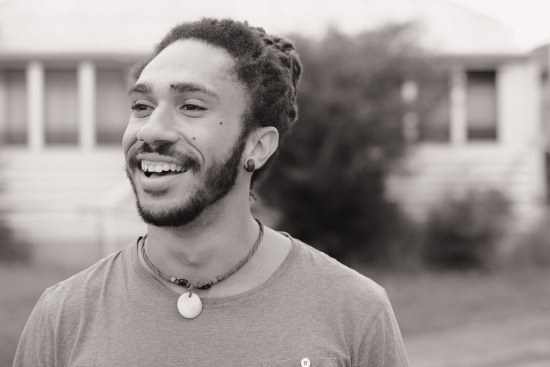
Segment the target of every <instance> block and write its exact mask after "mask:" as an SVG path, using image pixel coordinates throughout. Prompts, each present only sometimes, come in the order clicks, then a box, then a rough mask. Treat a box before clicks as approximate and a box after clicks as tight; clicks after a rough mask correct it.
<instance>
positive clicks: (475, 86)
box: [466, 71, 497, 140]
mask: <svg viewBox="0 0 550 367" xmlns="http://www.w3.org/2000/svg"><path fill="white" fill-rule="evenodd" d="M466 97H467V105H466V108H467V121H468V140H496V139H497V91H496V72H495V71H470V72H468V84H467V89H466Z"/></svg>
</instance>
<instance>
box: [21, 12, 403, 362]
mask: <svg viewBox="0 0 550 367" xmlns="http://www.w3.org/2000/svg"><path fill="white" fill-rule="evenodd" d="M300 74H301V65H300V62H299V60H298V57H297V55H296V53H295V51H294V48H293V46H292V44H291V43H289V42H288V41H285V40H283V39H280V38H276V37H271V36H269V35H267V34H265V32H264V31H263V30H262V29H258V28H252V27H249V26H248V25H247V24H243V23H239V22H235V21H231V20H214V19H203V20H201V21H198V22H193V23H186V24H182V25H180V26H178V27H176V28H174V29H173V30H172V31H171V32H170V33H169V34H168V35H167V36H166V37H165V39H164V40H163V41H162V42H161V43H160V44H159V45H158V46H157V48H156V50H155V52H154V54H153V57H152V58H151V59H150V60H148V61H147V62H145V63H143V64H141V65H140V66H138V67H137V68H136V70H135V72H134V77H135V83H134V84H133V86H132V87H131V88H130V93H129V94H130V101H131V102H130V104H131V110H132V113H131V117H130V121H129V124H128V128H127V130H126V132H125V135H124V138H123V146H124V151H125V156H126V163H127V174H128V177H129V179H130V182H131V184H132V187H133V190H134V193H135V196H136V203H137V207H138V210H139V213H140V215H141V217H142V218H143V219H144V220H145V221H146V222H147V223H148V231H147V235H146V236H145V237H143V238H140V239H139V240H137V241H136V242H135V243H133V244H131V245H130V246H129V247H127V248H125V249H124V250H122V251H120V252H118V253H115V254H113V255H111V256H109V257H107V258H105V259H103V260H101V261H100V262H98V263H97V264H95V265H93V266H92V267H90V268H89V269H87V270H84V271H83V272H81V273H79V274H77V275H75V276H74V277H72V278H70V279H68V280H66V281H64V282H61V283H59V284H57V285H56V286H54V287H52V288H49V289H48V290H46V292H45V293H44V294H43V295H42V297H41V299H40V301H39V302H38V304H37V305H36V307H35V309H34V311H33V313H32V315H31V317H30V319H29V321H28V323H27V326H26V327H25V330H24V332H23V335H22V338H21V342H20V344H19V348H18V350H17V355H16V358H15V363H14V365H15V366H306V367H307V366H315V367H318V366H406V365H407V359H406V354H405V350H404V347H403V342H402V339H401V335H400V333H399V329H398V327H397V323H396V321H395V318H394V315H393V312H392V310H391V306H390V304H389V301H388V299H387V296H386V293H385V291H384V290H383V289H382V288H381V287H379V286H378V285H376V284H375V283H374V282H372V281H371V280H369V279H367V278H365V277H363V276H361V275H359V274H358V273H356V272H355V271H353V270H351V269H348V268H346V267H345V266H343V265H341V264H339V263H338V262H336V261H335V260H333V259H331V258H329V257H328V256H326V255H325V254H322V253H320V252H319V251H317V250H315V249H313V248H311V247H309V246H307V245H305V244H303V243H302V242H300V241H298V240H296V239H293V238H292V237H290V236H289V235H288V234H284V233H279V232H275V231H273V230H271V229H269V228H266V227H264V226H263V225H262V224H261V223H260V222H258V221H256V220H254V219H253V217H252V215H251V213H250V208H249V192H250V188H251V185H252V183H253V182H255V180H256V179H257V178H258V177H260V176H261V175H262V174H263V173H264V172H265V169H266V167H268V166H269V164H271V163H272V157H273V155H274V153H275V152H276V150H277V147H278V144H279V142H280V141H281V140H282V139H283V138H284V137H285V136H286V135H287V134H288V133H289V130H290V128H291V127H292V125H293V123H294V121H295V120H296V116H297V107H296V85H297V82H298V79H299V77H300ZM304 215H307V213H304Z"/></svg>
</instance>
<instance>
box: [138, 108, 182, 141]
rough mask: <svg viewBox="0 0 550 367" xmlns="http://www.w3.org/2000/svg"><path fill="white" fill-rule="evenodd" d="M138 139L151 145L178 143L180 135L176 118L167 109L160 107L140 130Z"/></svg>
mask: <svg viewBox="0 0 550 367" xmlns="http://www.w3.org/2000/svg"><path fill="white" fill-rule="evenodd" d="M137 138H138V140H142V141H144V142H146V143H148V144H150V145H159V144H166V143H175V142H177V141H178V139H179V133H178V131H177V128H176V124H175V120H174V116H172V115H171V113H170V111H167V109H165V108H162V107H160V106H158V107H157V108H155V110H154V111H153V112H152V113H151V115H150V116H149V118H148V120H147V122H146V123H145V124H144V125H143V126H142V127H141V128H140V129H139V131H138V133H137Z"/></svg>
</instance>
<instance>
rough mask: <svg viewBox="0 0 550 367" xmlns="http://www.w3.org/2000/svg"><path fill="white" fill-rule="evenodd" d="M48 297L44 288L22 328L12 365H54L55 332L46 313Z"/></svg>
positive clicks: (41, 366)
mask: <svg viewBox="0 0 550 367" xmlns="http://www.w3.org/2000/svg"><path fill="white" fill-rule="evenodd" d="M48 299H49V297H48V290H46V291H45V292H44V293H43V294H42V297H40V299H39V300H38V303H37V304H36V306H35V307H34V309H33V311H32V313H31V316H30V317H29V320H28V321H27V324H26V325H25V328H24V329H23V334H22V335H21V339H20V340H19V345H18V347H17V352H16V353H15V359H14V362H13V367H26V366H36V367H46V366H52V367H53V366H55V354H54V351H55V347H54V341H55V334H54V331H53V327H52V324H51V322H50V318H49V314H48V312H49V305H48Z"/></svg>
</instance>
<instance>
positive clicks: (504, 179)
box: [388, 59, 546, 232]
mask: <svg viewBox="0 0 550 367" xmlns="http://www.w3.org/2000/svg"><path fill="white" fill-rule="evenodd" d="M469 68H477V66H469V65H468V64H464V65H462V66H460V67H459V68H458V69H457V68H456V67H455V68H454V69H453V70H452V71H451V75H450V80H451V82H450V83H449V85H450V91H449V94H450V99H451V103H450V107H449V108H450V109H451V111H449V116H450V118H449V124H450V127H449V130H450V136H449V139H448V141H446V142H441V141H440V142H437V143H433V142H431V143H430V142H422V141H420V142H418V144H416V145H415V147H414V148H413V149H412V150H411V153H410V155H409V157H408V158H407V160H406V161H405V162H404V163H403V165H402V166H401V167H400V169H399V170H397V171H396V172H395V174H394V175H393V176H392V177H391V178H390V180H389V181H388V188H389V194H390V196H391V197H393V198H395V199H396V200H397V201H399V202H400V203H402V206H403V208H404V209H405V211H406V212H407V213H408V214H409V215H410V216H411V217H412V218H414V219H416V220H418V221H424V220H426V218H427V216H428V214H429V212H430V209H431V208H432V207H433V206H434V205H437V204H438V203H440V202H441V200H442V199H443V198H445V197H448V196H456V195H461V194H463V193H464V192H465V191H467V190H469V189H498V190H501V191H502V192H503V193H505V194H506V195H507V196H508V197H509V198H510V199H511V200H512V202H513V208H512V213H513V215H514V221H513V224H514V226H515V229H517V231H520V232H521V231H525V230H528V228H529V226H530V225H531V224H532V223H533V222H534V221H535V220H536V219H537V218H538V215H539V213H540V211H541V208H542V207H543V205H544V202H545V198H546V186H545V163H544V141H543V139H542V136H541V133H540V132H541V130H540V116H539V105H538V102H539V99H540V97H539V86H538V83H539V79H538V78H539V73H538V67H537V66H536V65H535V64H534V63H533V62H532V61H531V60H529V59H523V60H515V61H509V62H502V63H499V64H496V65H494V66H493V68H494V70H496V72H497V78H496V92H497V93H496V95H497V136H496V139H493V140H491V139H486V140H472V139H470V138H469V137H468V132H467V129H468V121H467V116H468V115H469V114H468V111H467V110H466V109H467V106H468V105H469V104H468V103H466V101H467V98H468V96H467V92H468V89H467V88H466V84H465V83H464V79H463V78H461V77H458V78H457V77H456V75H457V73H458V75H461V74H462V75H465V74H466V73H467V71H468V70H469ZM484 69H487V66H484ZM419 123H421V121H420V122H419Z"/></svg>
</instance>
